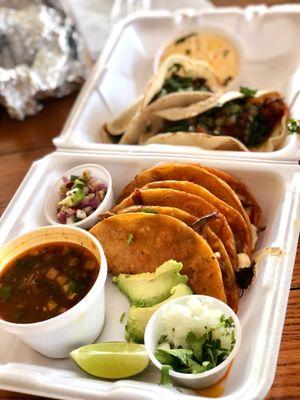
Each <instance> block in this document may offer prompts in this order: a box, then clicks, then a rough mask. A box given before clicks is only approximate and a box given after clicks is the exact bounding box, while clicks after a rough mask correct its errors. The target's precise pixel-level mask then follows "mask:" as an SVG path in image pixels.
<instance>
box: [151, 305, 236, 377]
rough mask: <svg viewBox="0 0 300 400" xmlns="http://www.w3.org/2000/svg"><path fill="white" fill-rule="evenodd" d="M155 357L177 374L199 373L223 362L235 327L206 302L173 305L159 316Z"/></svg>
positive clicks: (231, 347) (234, 339) (229, 319)
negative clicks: (160, 331)
mask: <svg viewBox="0 0 300 400" xmlns="http://www.w3.org/2000/svg"><path fill="white" fill-rule="evenodd" d="M160 319H161V327H162V335H161V337H160V338H159V341H158V343H157V349H156V351H155V356H156V358H157V359H158V361H159V362H160V363H161V364H163V365H169V366H170V367H171V368H172V369H174V370H175V371H177V372H183V373H192V374H193V373H194V374H195V373H201V372H205V371H208V370H210V369H212V368H214V367H216V366H217V365H219V364H220V363H221V362H223V361H224V360H225V359H226V358H227V357H228V356H229V354H230V353H231V351H232V350H233V347H234V345H235V341H236V337H235V324H234V321H233V319H232V318H231V317H226V316H225V315H224V313H223V312H222V310H220V309H218V308H216V307H215V305H214V303H213V302H212V301H210V300H209V299H207V300H205V301H201V300H199V299H197V298H195V297H192V298H190V299H189V300H188V302H187V304H186V305H184V304H174V305H173V306H172V308H170V309H169V310H167V311H166V312H165V313H164V314H163V315H162V316H161V317H160Z"/></svg>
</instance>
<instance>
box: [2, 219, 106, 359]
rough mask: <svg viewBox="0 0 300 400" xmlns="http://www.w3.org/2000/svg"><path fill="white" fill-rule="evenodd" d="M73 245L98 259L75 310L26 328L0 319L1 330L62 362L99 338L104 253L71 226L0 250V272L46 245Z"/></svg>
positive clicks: (34, 234)
mask: <svg viewBox="0 0 300 400" xmlns="http://www.w3.org/2000/svg"><path fill="white" fill-rule="evenodd" d="M58 242H59V243H73V244H77V245H81V246H84V247H85V248H87V249H88V250H90V251H91V252H92V253H93V254H94V255H95V257H96V258H97V260H98V262H99V264H100V269H99V274H98V277H97V279H96V281H95V283H94V285H93V286H92V288H91V289H90V291H89V292H88V293H87V295H86V296H85V297H84V298H83V299H82V300H81V301H79V302H78V303H77V304H76V305H75V306H74V307H72V308H71V309H69V310H67V311H66V312H64V313H63V314H60V315H58V316H57V317H54V318H51V319H48V320H45V321H41V322H35V323H29V324H17V323H12V322H8V321H5V320H3V319H1V318H0V328H2V329H3V330H5V331H7V332H10V333H13V334H15V335H16V336H18V338H19V339H21V340H22V341H23V342H24V343H26V344H28V346H30V347H32V348H33V349H34V350H36V351H37V352H39V353H40V354H42V355H44V356H47V357H52V358H64V357H67V356H68V354H69V353H70V352H71V351H72V350H74V349H76V348H78V347H80V346H83V345H86V344H89V343H92V342H94V341H95V340H96V339H97V337H98V336H99V335H100V332H101V330H102V328H103V324H104V317H105V299H104V288H105V281H106V277H107V263H106V258H105V255H104V252H103V249H102V247H101V245H100V243H99V242H98V241H97V239H96V238H95V237H94V236H92V235H91V234H90V233H89V232H86V231H84V230H82V229H79V228H76V227H73V226H64V225H59V226H57V225H56V226H46V227H42V228H38V229H35V230H33V231H30V232H28V233H25V234H24V235H22V236H19V237H17V238H15V239H13V240H11V241H10V242H8V243H6V244H5V245H4V246H3V247H2V248H1V249H0V260H1V264H0V272H1V271H2V270H3V268H5V266H6V265H7V264H8V263H9V262H10V261H12V260H14V259H15V258H16V257H18V256H19V255H21V254H22V253H24V252H26V251H27V250H29V249H31V248H34V247H36V246H40V245H43V244H48V243H58Z"/></svg>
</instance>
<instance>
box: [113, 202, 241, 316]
mask: <svg viewBox="0 0 300 400" xmlns="http://www.w3.org/2000/svg"><path fill="white" fill-rule="evenodd" d="M133 212H146V213H154V212H155V213H158V214H161V215H169V216H171V217H174V218H176V219H179V220H180V221H182V222H184V223H185V224H187V225H188V226H191V225H193V224H194V223H195V222H196V221H197V217H195V216H193V215H191V214H188V213H187V212H185V211H182V210H180V209H179V208H174V207H162V206H131V207H128V208H125V209H123V210H121V211H119V213H121V214H123V213H133ZM203 237H204V238H205V239H206V241H207V243H208V244H209V246H210V248H211V249H212V251H213V252H218V253H220V259H218V262H219V264H220V267H221V271H222V277H223V284H224V290H225V293H226V298H227V302H228V305H229V306H230V307H231V308H232V309H233V310H234V311H237V309H238V303H239V293H240V289H239V287H238V285H237V283H236V279H235V273H234V270H233V268H232V264H231V262H230V258H229V256H228V254H227V251H226V249H225V247H224V245H223V243H222V241H221V240H220V239H219V238H218V237H217V235H216V234H215V233H213V231H212V230H211V229H210V228H208V227H206V228H205V229H204V230H203Z"/></svg>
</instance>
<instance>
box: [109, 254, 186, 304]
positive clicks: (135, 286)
mask: <svg viewBox="0 0 300 400" xmlns="http://www.w3.org/2000/svg"><path fill="white" fill-rule="evenodd" d="M182 267H183V265H182V263H181V262H177V261H174V260H169V261H166V262H165V263H164V264H162V265H161V266H160V267H158V268H157V269H156V271H155V272H144V273H141V274H135V275H128V274H120V275H119V276H115V277H114V278H113V282H115V283H116V284H117V285H118V288H119V289H120V290H121V292H123V293H124V294H125V295H126V296H127V297H128V299H129V301H130V304H131V305H133V306H136V307H151V306H153V305H155V304H157V303H161V302H162V301H164V300H166V299H167V298H168V297H170V291H171V289H172V288H173V287H174V286H176V285H179V284H181V283H183V284H186V283H187V281H188V277H187V276H186V275H180V271H181V269H182Z"/></svg>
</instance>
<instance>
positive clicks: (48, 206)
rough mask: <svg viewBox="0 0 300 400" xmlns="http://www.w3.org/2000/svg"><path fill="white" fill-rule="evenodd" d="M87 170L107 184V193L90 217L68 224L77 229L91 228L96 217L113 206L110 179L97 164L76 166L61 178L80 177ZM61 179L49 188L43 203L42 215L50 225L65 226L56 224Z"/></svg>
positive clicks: (97, 220)
mask: <svg viewBox="0 0 300 400" xmlns="http://www.w3.org/2000/svg"><path fill="white" fill-rule="evenodd" d="M85 170H89V171H91V174H92V176H93V177H94V178H96V179H101V180H102V181H103V182H104V183H106V184H107V192H106V195H105V197H104V199H103V201H102V202H101V203H100V204H99V207H98V208H96V210H95V211H93V212H92V214H91V215H89V216H88V217H86V218H85V219H83V220H82V221H78V222H75V223H74V224H68V225H71V226H77V227H78V228H85V229H86V228H91V227H92V226H93V225H95V224H96V223H97V222H99V219H98V218H97V215H99V214H100V213H102V212H105V211H108V210H110V209H111V208H112V206H113V204H114V196H113V189H112V179H111V176H110V173H109V172H108V171H107V170H106V169H105V168H103V167H101V166H100V165H97V164H82V165H78V166H77V167H74V168H72V169H70V170H69V171H67V172H65V173H64V174H63V176H67V177H70V176H71V175H81V174H82V172H83V171H85ZM61 180H62V177H61V178H60V179H59V181H57V182H55V184H54V185H53V186H52V187H50V188H49V192H48V195H47V197H46V200H45V203H44V214H45V217H46V219H47V221H48V222H49V223H50V224H52V225H57V224H58V225H65V224H61V223H60V222H58V220H57V218H56V207H57V204H58V202H59V201H60V198H59V188H60V186H61V184H62V181H61Z"/></svg>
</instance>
